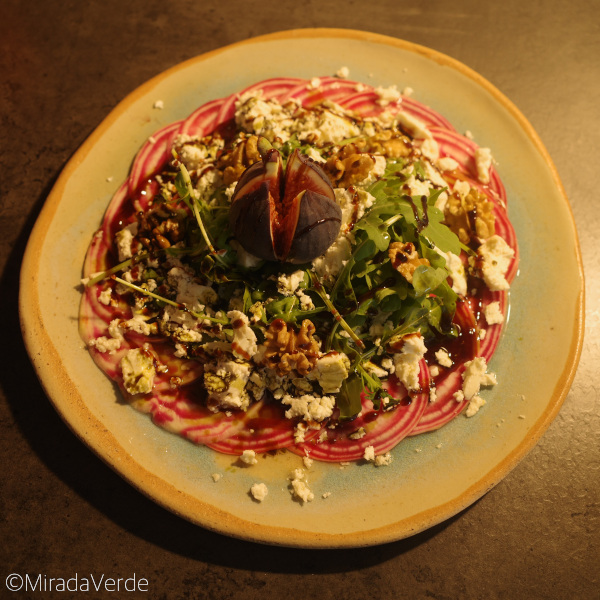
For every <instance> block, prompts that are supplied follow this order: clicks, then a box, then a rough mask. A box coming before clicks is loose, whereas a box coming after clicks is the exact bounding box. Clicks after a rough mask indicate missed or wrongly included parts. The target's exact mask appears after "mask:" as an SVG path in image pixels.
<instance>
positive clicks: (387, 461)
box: [375, 452, 392, 467]
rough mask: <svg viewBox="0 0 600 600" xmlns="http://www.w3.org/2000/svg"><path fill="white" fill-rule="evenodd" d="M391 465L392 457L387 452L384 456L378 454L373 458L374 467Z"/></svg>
mask: <svg viewBox="0 0 600 600" xmlns="http://www.w3.org/2000/svg"><path fill="white" fill-rule="evenodd" d="M391 464H392V455H391V454H390V453H389V452H386V453H385V454H380V455H379V456H376V457H375V466H376V467H389V466H390V465H391Z"/></svg>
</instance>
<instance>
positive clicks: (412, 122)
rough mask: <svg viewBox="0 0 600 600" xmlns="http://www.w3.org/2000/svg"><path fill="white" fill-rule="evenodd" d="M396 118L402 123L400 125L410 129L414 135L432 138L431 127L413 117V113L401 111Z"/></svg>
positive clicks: (421, 138) (418, 137) (423, 138)
mask: <svg viewBox="0 0 600 600" xmlns="http://www.w3.org/2000/svg"><path fill="white" fill-rule="evenodd" d="M395 118H396V120H397V121H398V123H399V124H400V126H401V127H403V128H404V129H406V131H408V133H409V134H410V135H412V136H413V137H415V138H417V139H419V140H425V139H428V138H431V132H430V131H429V129H427V126H426V125H425V123H423V122H422V121H420V120H419V119H417V118H416V117H413V116H412V115H409V114H408V113H405V112H399V113H398V114H397V115H396V116H395Z"/></svg>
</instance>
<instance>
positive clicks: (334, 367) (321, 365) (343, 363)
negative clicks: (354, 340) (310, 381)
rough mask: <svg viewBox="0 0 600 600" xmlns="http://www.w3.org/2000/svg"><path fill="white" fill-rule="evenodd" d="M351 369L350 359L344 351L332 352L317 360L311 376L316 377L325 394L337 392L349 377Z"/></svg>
mask: <svg viewBox="0 0 600 600" xmlns="http://www.w3.org/2000/svg"><path fill="white" fill-rule="evenodd" d="M349 369H350V359H349V358H348V357H347V356H346V355H345V354H344V353H343V352H331V353H329V354H326V355H325V356H322V357H321V358H319V359H318V360H317V362H316V363H315V367H314V369H313V370H312V372H311V376H312V377H315V378H316V380H317V381H318V382H319V385H320V386H321V389H322V390H323V392H324V393H325V394H335V393H337V392H339V391H340V388H341V386H342V381H344V379H346V378H347V377H348V373H349Z"/></svg>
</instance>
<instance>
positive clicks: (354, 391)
mask: <svg viewBox="0 0 600 600" xmlns="http://www.w3.org/2000/svg"><path fill="white" fill-rule="evenodd" d="M363 388H364V386H363V381H362V378H360V377H358V376H356V375H354V374H352V375H350V377H348V378H347V379H344V381H343V382H342V387H341V389H340V392H339V394H338V395H337V398H336V402H335V403H336V406H337V407H338V409H339V411H340V420H341V421H349V420H350V419H354V418H355V417H356V416H357V415H358V413H359V412H360V411H361V410H362V403H361V398H360V395H361V394H362V391H363Z"/></svg>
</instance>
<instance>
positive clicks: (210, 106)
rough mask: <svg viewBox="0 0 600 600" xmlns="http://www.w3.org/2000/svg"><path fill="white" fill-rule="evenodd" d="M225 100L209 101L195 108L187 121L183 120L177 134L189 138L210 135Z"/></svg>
mask: <svg viewBox="0 0 600 600" xmlns="http://www.w3.org/2000/svg"><path fill="white" fill-rule="evenodd" d="M226 100H227V98H219V99H218V100H211V101H210V102H207V103H206V104H203V105H202V106H201V107H200V108H197V109H196V110H195V111H194V112H193V113H192V114H191V115H190V116H189V117H188V118H187V119H184V120H183V122H182V124H181V127H180V130H179V133H180V134H182V135H190V136H200V137H202V136H205V135H208V134H209V133H212V132H213V131H214V130H215V128H216V126H217V125H218V123H217V115H218V114H219V112H220V110H221V107H222V106H223V104H224V102H225V101H226Z"/></svg>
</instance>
